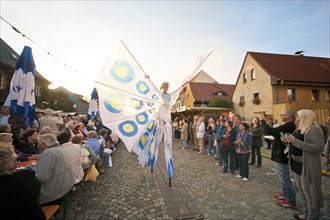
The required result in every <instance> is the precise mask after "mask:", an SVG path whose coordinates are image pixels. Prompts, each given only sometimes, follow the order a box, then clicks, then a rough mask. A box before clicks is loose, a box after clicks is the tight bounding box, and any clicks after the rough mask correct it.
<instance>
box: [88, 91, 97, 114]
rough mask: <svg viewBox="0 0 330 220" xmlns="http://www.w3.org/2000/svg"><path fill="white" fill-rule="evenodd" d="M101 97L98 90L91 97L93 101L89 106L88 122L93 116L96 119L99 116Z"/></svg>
mask: <svg viewBox="0 0 330 220" xmlns="http://www.w3.org/2000/svg"><path fill="white" fill-rule="evenodd" d="M98 101H99V95H98V93H97V90H96V88H94V89H93V92H92V95H91V101H90V102H89V106H88V117H87V118H88V120H89V119H91V117H92V116H93V117H94V119H97V118H98V116H99V107H98Z"/></svg>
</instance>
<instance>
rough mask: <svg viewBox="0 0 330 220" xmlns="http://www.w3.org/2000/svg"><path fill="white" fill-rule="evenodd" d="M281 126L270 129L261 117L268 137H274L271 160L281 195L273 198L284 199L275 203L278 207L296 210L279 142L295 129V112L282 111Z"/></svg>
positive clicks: (288, 174)
mask: <svg viewBox="0 0 330 220" xmlns="http://www.w3.org/2000/svg"><path fill="white" fill-rule="evenodd" d="M280 117H281V120H282V122H283V123H284V124H283V125H280V126H279V127H277V128H273V127H270V126H269V125H268V124H267V123H266V120H265V119H266V117H265V116H262V117H261V126H262V128H263V129H264V131H265V132H266V133H267V134H268V135H272V136H273V137H274V141H273V145H272V154H271V160H272V161H274V162H275V164H276V173H277V175H278V177H279V179H280V182H281V185H282V193H280V194H275V195H274V197H275V198H278V197H283V196H284V197H285V199H286V200H284V201H279V202H277V204H278V205H280V206H282V207H286V208H296V195H295V190H294V188H293V184H292V182H291V178H290V168H289V164H288V161H289V158H288V154H287V153H285V152H284V149H285V148H286V146H285V144H284V143H283V142H282V141H281V139H280V137H281V134H285V133H290V134H292V133H293V132H294V130H295V129H296V126H295V124H294V119H295V112H294V111H291V110H287V111H283V112H282V113H281V115H280Z"/></svg>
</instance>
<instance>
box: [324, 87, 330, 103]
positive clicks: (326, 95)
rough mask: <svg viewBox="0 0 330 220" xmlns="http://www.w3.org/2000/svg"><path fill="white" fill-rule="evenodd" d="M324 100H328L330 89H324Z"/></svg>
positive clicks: (329, 99)
mask: <svg viewBox="0 0 330 220" xmlns="http://www.w3.org/2000/svg"><path fill="white" fill-rule="evenodd" d="M325 100H326V101H327V102H329V101H330V90H327V91H325Z"/></svg>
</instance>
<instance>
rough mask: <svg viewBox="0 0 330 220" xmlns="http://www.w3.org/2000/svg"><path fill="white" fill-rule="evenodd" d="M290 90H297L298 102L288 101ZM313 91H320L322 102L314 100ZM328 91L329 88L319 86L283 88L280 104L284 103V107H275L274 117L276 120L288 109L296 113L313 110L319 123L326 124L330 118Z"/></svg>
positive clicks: (281, 89) (286, 86) (280, 90)
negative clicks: (301, 110)
mask: <svg viewBox="0 0 330 220" xmlns="http://www.w3.org/2000/svg"><path fill="white" fill-rule="evenodd" d="M289 88H291V89H295V90H296V100H294V101H288V96H287V89H289ZM313 89H315V90H319V91H320V101H313V100H312V90H313ZM327 90H329V88H325V87H317V86H291V85H283V86H281V88H280V89H279V103H284V105H274V117H275V118H276V116H279V115H280V114H281V112H282V111H283V110H286V109H291V110H294V111H298V110H300V109H311V110H313V111H314V112H315V114H316V116H317V121H318V123H319V124H321V123H324V122H325V119H326V117H327V116H330V101H329V100H326V94H327ZM274 100H275V99H274ZM275 106H276V111H275ZM280 106H281V107H280ZM275 112H276V113H275Z"/></svg>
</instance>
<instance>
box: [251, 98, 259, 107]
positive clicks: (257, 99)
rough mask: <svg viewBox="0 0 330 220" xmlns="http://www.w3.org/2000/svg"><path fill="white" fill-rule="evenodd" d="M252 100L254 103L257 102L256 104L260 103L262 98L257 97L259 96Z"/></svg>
mask: <svg viewBox="0 0 330 220" xmlns="http://www.w3.org/2000/svg"><path fill="white" fill-rule="evenodd" d="M252 102H253V104H255V105H259V104H260V102H261V101H260V99H259V98H258V97H257V98H254V99H253V100H252Z"/></svg>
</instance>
